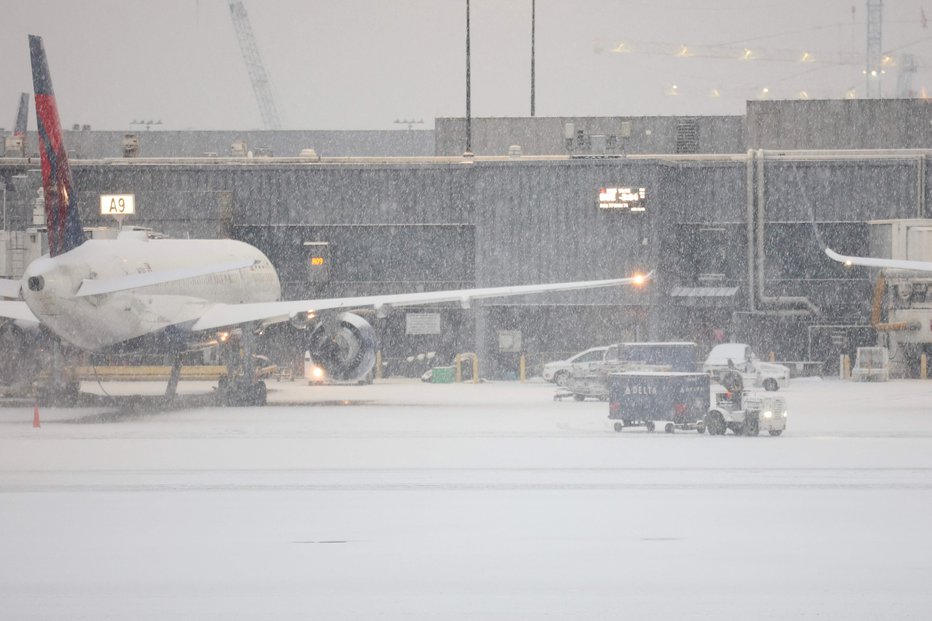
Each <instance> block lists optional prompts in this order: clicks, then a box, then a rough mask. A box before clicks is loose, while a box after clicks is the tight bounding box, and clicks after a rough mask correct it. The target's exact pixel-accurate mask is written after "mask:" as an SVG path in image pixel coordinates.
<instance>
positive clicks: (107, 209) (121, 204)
mask: <svg viewBox="0 0 932 621" xmlns="http://www.w3.org/2000/svg"><path fill="white" fill-rule="evenodd" d="M135 213H136V195H135V194H101V195H100V215H102V216H131V215H133V214H135Z"/></svg>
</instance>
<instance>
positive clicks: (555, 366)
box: [541, 346, 608, 386]
mask: <svg viewBox="0 0 932 621" xmlns="http://www.w3.org/2000/svg"><path fill="white" fill-rule="evenodd" d="M606 351H608V346H604V347H592V348H590V349H587V350H585V351H581V352H579V353H578V354H576V355H575V356H570V357H569V358H567V359H566V360H555V361H553V362H548V363H547V364H545V365H544V370H543V372H542V373H541V375H542V376H543V378H544V379H545V380H547V381H548V382H553V383H554V384H557V385H558V386H562V385H563V383H564V382H565V381H566V378H567V377H568V375H569V372H570V369H571V368H572V367H573V366H574V365H579V364H581V363H596V362H602V361H603V360H604V359H605V352H606Z"/></svg>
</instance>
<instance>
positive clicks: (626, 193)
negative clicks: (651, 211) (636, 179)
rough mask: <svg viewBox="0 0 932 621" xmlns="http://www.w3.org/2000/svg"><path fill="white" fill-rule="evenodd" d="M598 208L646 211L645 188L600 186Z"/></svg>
mask: <svg viewBox="0 0 932 621" xmlns="http://www.w3.org/2000/svg"><path fill="white" fill-rule="evenodd" d="M599 209H605V210H611V211H618V212H622V213H644V212H646V211H647V188H600V189H599Z"/></svg>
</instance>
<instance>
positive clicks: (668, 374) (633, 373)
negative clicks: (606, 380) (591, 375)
mask: <svg viewBox="0 0 932 621" xmlns="http://www.w3.org/2000/svg"><path fill="white" fill-rule="evenodd" d="M609 375H624V376H625V377H630V376H640V375H650V376H658V377H708V375H707V374H705V373H689V372H687V371H619V372H618V373H609Z"/></svg>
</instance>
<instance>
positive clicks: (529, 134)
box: [434, 116, 746, 156]
mask: <svg viewBox="0 0 932 621" xmlns="http://www.w3.org/2000/svg"><path fill="white" fill-rule="evenodd" d="M622 121H630V123H631V136H630V138H627V139H624V140H623V141H622V139H621V138H618V142H617V148H616V151H617V152H618V153H620V152H621V151H622V143H623V147H624V151H625V152H627V153H641V154H656V153H676V152H677V135H678V133H677V126H678V124H679V123H681V122H683V121H688V122H690V123H692V124H694V127H695V129H696V131H697V134H696V144H695V149H694V150H693V151H691V152H694V153H742V152H744V151H745V150H746V147H745V142H746V141H745V137H744V117H741V116H690V117H675V116H640V117H621V116H618V117H533V118H532V117H488V118H487V117H482V118H474V119H472V120H471V125H472V151H473V153H475V154H477V155H506V154H507V153H508V148H509V147H510V146H511V145H519V146H520V147H521V150H522V151H523V152H524V154H525V155H558V154H565V153H568V150H567V147H566V142H565V140H564V135H563V130H564V125H565V124H566V123H573V126H574V129H575V130H576V131H579V130H582V131H583V132H584V133H585V134H586V135H589V136H591V135H595V134H601V135H606V136H619V135H620V132H621V123H622ZM434 132H435V137H436V149H435V151H436V155H438V156H456V155H462V153H463V151H464V150H465V147H466V119H465V118H438V119H436V121H435V130H434Z"/></svg>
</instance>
